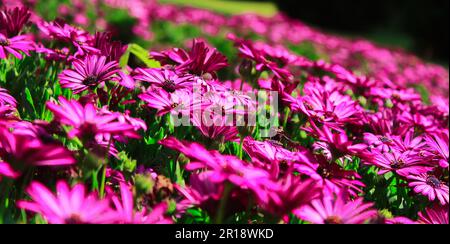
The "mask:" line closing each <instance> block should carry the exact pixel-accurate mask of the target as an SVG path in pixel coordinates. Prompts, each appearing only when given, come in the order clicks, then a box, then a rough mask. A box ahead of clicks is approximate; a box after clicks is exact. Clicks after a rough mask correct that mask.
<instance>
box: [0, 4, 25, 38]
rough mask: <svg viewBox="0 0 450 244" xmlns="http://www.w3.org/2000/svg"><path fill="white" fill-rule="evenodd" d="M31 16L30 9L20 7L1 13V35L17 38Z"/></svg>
mask: <svg viewBox="0 0 450 244" xmlns="http://www.w3.org/2000/svg"><path fill="white" fill-rule="evenodd" d="M30 15H31V13H30V12H29V11H28V9H26V8H19V7H16V8H14V9H5V10H2V11H0V33H3V34H4V35H6V36H17V35H18V34H19V33H20V31H21V30H22V28H23V26H24V25H25V24H26V23H27V22H28V19H29V18H30Z"/></svg>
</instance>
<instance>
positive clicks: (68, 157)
mask: <svg viewBox="0 0 450 244" xmlns="http://www.w3.org/2000/svg"><path fill="white" fill-rule="evenodd" d="M0 159H1V160H3V163H2V164H3V167H2V168H3V169H8V168H9V169H10V170H13V171H14V172H15V174H18V173H19V172H20V171H22V170H23V169H25V168H27V167H30V166H65V165H72V164H75V162H76V161H75V159H74V158H73V156H72V153H71V152H70V151H68V150H67V149H66V148H65V147H63V146H61V145H58V144H54V143H44V142H42V141H41V140H39V139H37V138H33V137H30V136H28V135H23V134H19V133H17V134H16V133H14V132H11V131H9V129H8V128H3V127H1V126H0ZM5 164H9V166H6V165H5Z"/></svg>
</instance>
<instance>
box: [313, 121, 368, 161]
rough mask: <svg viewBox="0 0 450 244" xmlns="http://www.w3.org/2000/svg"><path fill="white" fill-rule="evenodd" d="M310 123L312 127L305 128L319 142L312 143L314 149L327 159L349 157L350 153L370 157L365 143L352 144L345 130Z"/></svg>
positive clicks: (365, 157)
mask: <svg viewBox="0 0 450 244" xmlns="http://www.w3.org/2000/svg"><path fill="white" fill-rule="evenodd" d="M310 124H311V127H312V128H305V130H306V131H308V132H310V133H311V134H312V135H313V136H314V137H316V138H317V139H318V140H319V142H316V143H315V144H314V147H315V150H316V151H322V154H323V155H324V156H326V157H327V159H328V160H334V159H342V157H346V158H348V159H351V157H350V156H351V155H355V156H358V157H360V158H364V159H370V158H371V157H372V155H371V154H370V153H369V152H368V151H367V145H366V144H353V142H352V141H351V140H350V139H349V138H348V137H347V135H346V133H345V131H342V130H339V131H334V130H332V129H330V128H329V127H328V126H327V125H323V127H322V129H320V128H319V127H317V126H316V124H315V123H314V122H313V121H311V120H310Z"/></svg>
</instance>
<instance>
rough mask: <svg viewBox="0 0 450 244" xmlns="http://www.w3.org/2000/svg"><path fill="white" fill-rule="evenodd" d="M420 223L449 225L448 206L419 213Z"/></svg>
mask: <svg viewBox="0 0 450 244" xmlns="http://www.w3.org/2000/svg"><path fill="white" fill-rule="evenodd" d="M418 222H419V223H422V224H429V225H431V224H433V225H448V205H447V206H436V207H433V208H427V209H426V210H425V212H421V213H419V221H418Z"/></svg>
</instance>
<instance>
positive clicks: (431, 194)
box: [407, 174, 449, 205]
mask: <svg viewBox="0 0 450 244" xmlns="http://www.w3.org/2000/svg"><path fill="white" fill-rule="evenodd" d="M407 178H408V181H409V182H410V183H409V184H408V185H409V187H411V188H413V189H414V192H416V193H419V194H421V195H424V196H426V197H428V199H429V200H430V201H434V200H436V199H438V200H439V202H440V203H441V204H442V205H448V203H449V200H448V198H449V197H448V194H449V192H448V185H447V184H446V183H444V182H442V181H440V180H439V179H438V178H437V177H436V176H434V175H432V174H419V175H410V176H408V177H407Z"/></svg>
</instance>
